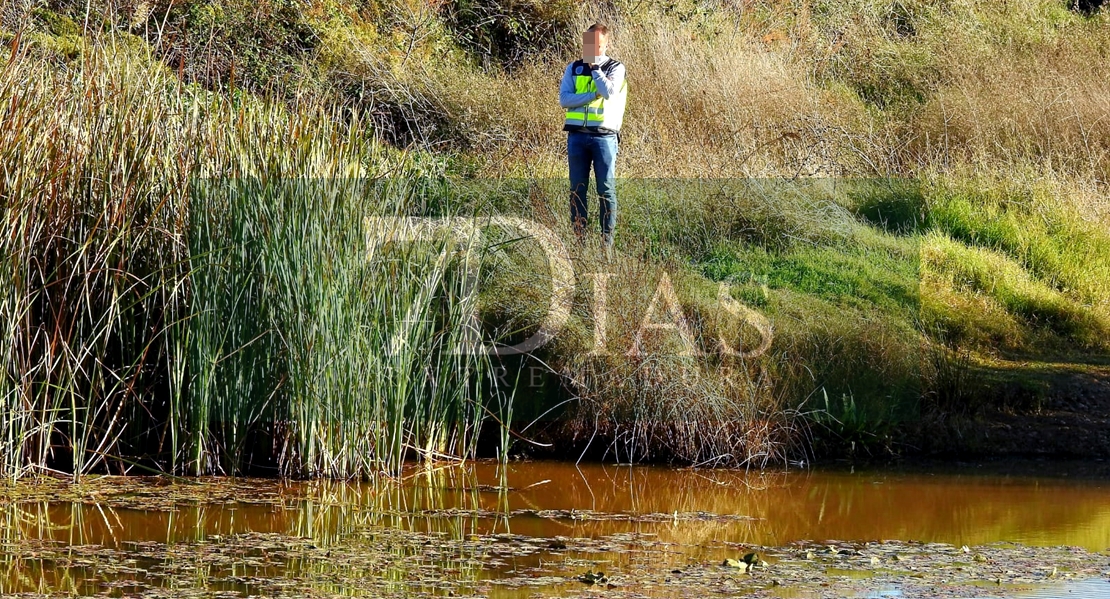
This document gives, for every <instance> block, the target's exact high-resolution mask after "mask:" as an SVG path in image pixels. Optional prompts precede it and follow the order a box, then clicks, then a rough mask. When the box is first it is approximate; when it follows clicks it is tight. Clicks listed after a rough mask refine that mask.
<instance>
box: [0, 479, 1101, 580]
mask: <svg viewBox="0 0 1110 599" xmlns="http://www.w3.org/2000/svg"><path fill="white" fill-rule="evenodd" d="M943 470H946V472H944V473H936V472H928V471H920V470H919V471H916V472H908V471H902V472H895V471H890V470H869V471H855V472H853V471H850V470H842V471H827V470H826V471H811V470H798V471H790V472H754V471H753V472H743V471H725V470H680V469H668V468H658V467H641V466H637V467H628V466H605V465H596V464H594V465H581V466H579V467H576V466H575V465H574V464H566V463H552V462H524V463H510V464H509V465H508V466H507V468H505V469H501V468H499V467H498V465H497V464H493V463H476V464H469V465H466V466H464V467H443V468H437V469H415V468H414V469H413V470H412V471H411V472H410V473H409V474H408V475H407V476H406V478H405V479H404V480H403V481H401V482H390V483H378V484H370V483H359V484H355V483H342V482H324V481H314V482H278V481H272V480H261V479H235V480H229V479H199V480H195V479H189V480H176V481H171V480H167V479H150V478H143V479H135V478H131V479H121V478H112V477H106V478H100V479H93V480H88V481H86V482H84V483H82V484H80V485H67V484H63V483H59V482H56V481H39V482H37V483H20V484H19V485H15V486H10V487H0V545H2V546H0V594H3V595H4V596H13V595H15V596H19V595H25V596H35V597H42V596H58V597H61V596H67V597H68V596H75V595H76V596H116V597H119V596H144V597H169V596H173V597H184V596H221V597H223V596H226V597H243V596H255V595H257V596H290V597H297V596H312V597H331V596H397V597H402V596H404V597H426V596H483V597H485V596H488V597H514V598H515V597H553V596H562V597H576V596H588V597H596V596H605V597H644V596H648V597H704V596H709V595H712V596H778V597H782V596H786V597H841V596H860V597H869V596H917V597H935V596H960V597H980V596H982V597H997V596H1002V597H1009V596H1028V597H1034V596H1036V597H1055V596H1088V597H1106V598H1110V554H1108V549H1110V478H1108V477H1106V476H1105V474H1090V473H1084V472H1082V471H1072V472H1069V470H1074V468H1073V467H1072V466H1068V465H1060V464H1023V465H1021V466H1020V467H1019V468H1018V469H1017V470H1018V471H1020V473H1019V474H1015V473H1013V472H1014V468H1011V467H1009V466H1004V467H991V468H983V467H964V468H955V469H953V468H948V467H946V468H943ZM1065 474H1069V475H1067V476H1065ZM752 554H756V555H752ZM744 556H749V559H748V560H747V561H749V562H752V563H753V564H754V567H749V566H748V565H747V563H746V562H745V560H744ZM726 560H734V561H732V562H727V561H726ZM599 573H601V574H599Z"/></svg>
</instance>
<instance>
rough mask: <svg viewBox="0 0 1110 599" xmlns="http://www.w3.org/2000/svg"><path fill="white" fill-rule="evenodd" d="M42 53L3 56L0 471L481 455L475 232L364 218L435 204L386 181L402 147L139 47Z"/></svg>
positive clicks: (337, 469)
mask: <svg viewBox="0 0 1110 599" xmlns="http://www.w3.org/2000/svg"><path fill="white" fill-rule="evenodd" d="M33 52H34V48H31V49H30V53H28V54H24V53H22V52H19V51H17V52H16V53H15V54H14V55H13V56H12V57H10V58H9V59H8V60H7V61H5V63H4V64H3V67H2V73H0V104H2V108H0V122H2V123H3V127H0V130H2V131H3V133H0V136H2V138H0V152H2V153H3V159H4V160H3V167H0V168H2V169H3V187H2V188H0V197H2V198H3V202H4V227H5V229H4V235H3V238H2V242H0V243H2V246H0V248H2V249H0V253H2V255H3V256H4V261H3V268H2V269H0V270H2V275H0V276H3V280H4V285H3V292H2V293H3V296H2V298H0V314H2V318H0V320H2V322H3V324H2V325H0V326H3V329H4V330H3V332H4V337H5V338H6V339H11V340H12V342H11V343H8V344H5V346H4V349H3V351H4V356H3V357H4V358H5V360H4V370H3V376H2V377H0V398H2V401H3V404H4V409H3V411H2V416H0V418H2V421H0V430H2V431H3V454H4V455H3V458H2V459H3V460H4V461H3V464H2V467H0V472H3V474H4V475H5V476H7V477H18V476H21V475H24V474H30V473H41V472H46V471H62V472H71V473H72V474H73V475H74V476H75V477H80V476H81V475H83V474H86V473H89V472H95V471H101V472H103V471H110V472H135V471H139V472H143V471H149V470H156V471H166V472H179V473H191V474H204V473H213V472H222V473H228V474H231V473H240V472H246V471H258V470H259V469H262V471H265V469H266V468H272V469H273V471H274V472H280V473H282V474H285V475H293V476H320V475H326V476H339V477H348V476H354V477H360V476H372V475H375V474H377V473H379V472H395V471H397V469H398V468H399V467H400V463H401V461H402V460H404V459H405V458H406V457H408V456H412V455H424V456H428V457H430V456H437V457H438V456H458V457H460V458H464V457H466V456H471V455H473V454H474V449H475V443H476V434H477V428H478V425H479V423H480V422H481V420H482V419H483V418H484V417H485V411H484V408H483V405H484V404H483V401H484V400H483V397H485V396H484V395H480V394H479V388H480V386H481V385H482V384H483V375H484V373H485V372H486V370H487V365H488V362H487V361H486V359H485V358H484V357H483V356H482V355H480V354H476V353H474V352H466V351H461V350H462V349H465V346H466V344H469V343H470V342H471V340H470V338H469V336H470V335H471V332H470V329H469V328H468V327H469V323H470V322H471V321H472V312H473V305H474V304H473V303H474V301H475V295H474V293H473V290H472V289H470V288H469V287H468V286H467V285H466V280H467V278H466V275H467V270H466V268H464V267H463V265H462V261H465V260H467V255H468V254H470V253H473V252H477V251H478V249H477V248H475V247H470V246H467V247H463V248H462V249H461V250H459V248H457V247H456V246H455V244H454V242H453V241H452V240H450V239H447V238H440V237H433V238H428V239H425V240H422V241H420V242H418V243H401V242H399V241H396V242H394V241H391V238H390V237H389V235H386V237H385V238H384V239H383V240H382V243H381V244H379V245H381V246H382V249H381V250H380V251H377V252H369V249H370V248H371V247H372V246H371V244H369V243H368V242H369V241H370V240H371V239H370V237H368V233H367V231H368V229H367V227H366V224H365V223H366V219H368V218H371V217H394V216H401V215H411V214H420V212H418V211H419V210H425V211H427V210H432V209H433V208H429V207H428V203H427V202H424V201H421V202H420V203H418V202H417V201H416V199H417V198H420V197H421V196H420V191H419V189H418V188H417V187H416V186H414V185H413V184H412V183H411V181H409V180H406V179H404V178H401V177H393V178H382V176H383V175H386V174H389V173H393V174H396V173H405V172H406V169H407V168H411V167H410V166H408V164H409V163H407V162H406V161H407V160H408V159H407V158H406V157H405V156H403V155H401V154H399V153H396V152H392V151H389V150H387V149H386V148H384V147H383V146H381V145H380V144H379V143H378V142H377V141H375V140H374V139H372V137H371V136H370V135H369V134H368V133H367V132H366V131H365V130H364V128H363V126H362V123H361V122H360V121H358V120H357V119H354V118H350V117H349V116H345V115H343V114H341V113H336V112H333V111H330V110H329V109H327V108H326V107H322V106H319V105H307V106H297V107H296V108H295V109H291V108H290V107H288V106H287V105H281V104H277V103H273V102H267V101H265V100H263V99H252V98H245V99H242V100H241V101H232V100H229V99H227V98H225V97H222V96H219V95H215V94H211V93H210V92H207V91H205V90H203V89H201V88H198V87H196V86H189V85H183V84H182V83H181V82H180V81H179V80H178V79H177V78H176V77H174V76H173V74H172V73H171V72H169V71H167V69H165V68H164V67H162V66H161V65H160V64H159V63H158V62H156V61H153V60H151V57H150V56H149V55H148V54H143V53H135V52H134V50H133V49H132V48H130V47H129V46H126V45H114V44H105V45H90V46H88V47H86V48H85V49H84V52H83V59H82V62H80V63H71V64H70V65H69V66H68V67H67V68H64V69H63V68H57V67H56V66H54V65H51V64H50V63H49V62H47V61H42V60H40V59H39V57H36V56H34V55H33ZM451 209H452V208H451V206H450V205H449V204H448V203H446V202H441V203H439V204H437V205H436V206H435V207H434V210H435V211H436V212H429V213H428V214H429V215H433V216H443V215H446V214H449V211H450V210H451ZM414 211H416V212H414ZM441 237H442V236H441Z"/></svg>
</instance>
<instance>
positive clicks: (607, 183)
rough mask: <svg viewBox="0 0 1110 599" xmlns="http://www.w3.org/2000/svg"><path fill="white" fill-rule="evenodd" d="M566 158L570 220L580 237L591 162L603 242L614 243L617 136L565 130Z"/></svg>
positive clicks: (584, 221)
mask: <svg viewBox="0 0 1110 599" xmlns="http://www.w3.org/2000/svg"><path fill="white" fill-rule="evenodd" d="M567 161H568V162H569V163H570V222H571V223H573V224H574V231H575V233H577V234H578V235H579V237H581V236H583V235H585V233H586V221H587V216H586V213H587V212H588V207H589V204H588V203H587V202H586V193H587V191H588V190H589V185H590V166H591V165H592V166H593V169H594V176H595V177H596V181H597V195H598V196H599V198H600V202H599V204H600V205H599V210H598V217H599V220H600V221H601V237H602V239H603V240H604V241H605V245H607V246H612V245H613V227H614V226H615V225H616V223H617V186H616V182H617V136H616V135H590V134H589V133H582V132H579V131H571V132H569V133H567Z"/></svg>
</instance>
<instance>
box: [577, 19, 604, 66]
mask: <svg viewBox="0 0 1110 599" xmlns="http://www.w3.org/2000/svg"><path fill="white" fill-rule="evenodd" d="M608 48H609V28H608V27H606V26H605V25H602V24H601V23H594V24H593V25H590V28H589V29H587V30H586V32H585V33H583V34H582V60H585V61H586V62H595V61H596V60H597V59H598V58H599V57H601V56H605V51H606V50H607V49H608Z"/></svg>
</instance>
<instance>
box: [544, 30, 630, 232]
mask: <svg viewBox="0 0 1110 599" xmlns="http://www.w3.org/2000/svg"><path fill="white" fill-rule="evenodd" d="M608 47H609V28H608V27H606V26H605V25H602V24H601V23H594V24H593V25H592V26H590V28H589V29H587V30H586V32H585V33H583V34H582V58H581V59H580V60H576V61H574V62H572V63H570V64H569V65H567V69H566V71H565V72H564V73H563V83H562V85H561V86H560V87H559V104H562V106H563V108H565V109H566V121H565V122H564V125H563V131H566V132H567V160H568V162H569V163H570V220H571V223H573V225H574V231H575V233H577V234H578V237H579V238H580V239H581V238H582V237H583V236H585V233H586V220H587V219H586V214H587V207H588V204H587V202H586V192H587V190H588V188H589V182H590V166H591V165H592V166H593V169H594V176H595V179H596V181H597V195H598V196H599V199H600V206H599V215H600V220H601V237H602V240H603V241H604V242H605V248H606V250H608V249H610V248H612V246H613V227H614V226H615V225H616V222H617V191H616V177H617V171H616V167H617V148H618V142H619V139H620V136H619V133H620V129H621V121H622V120H623V119H624V105H625V98H626V95H627V92H628V84H627V82H626V81H625V77H624V65H623V64H621V63H620V62H619V61H617V60H614V59H612V58H609V57H608V56H606V55H605V51H606V50H607V49H608Z"/></svg>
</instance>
